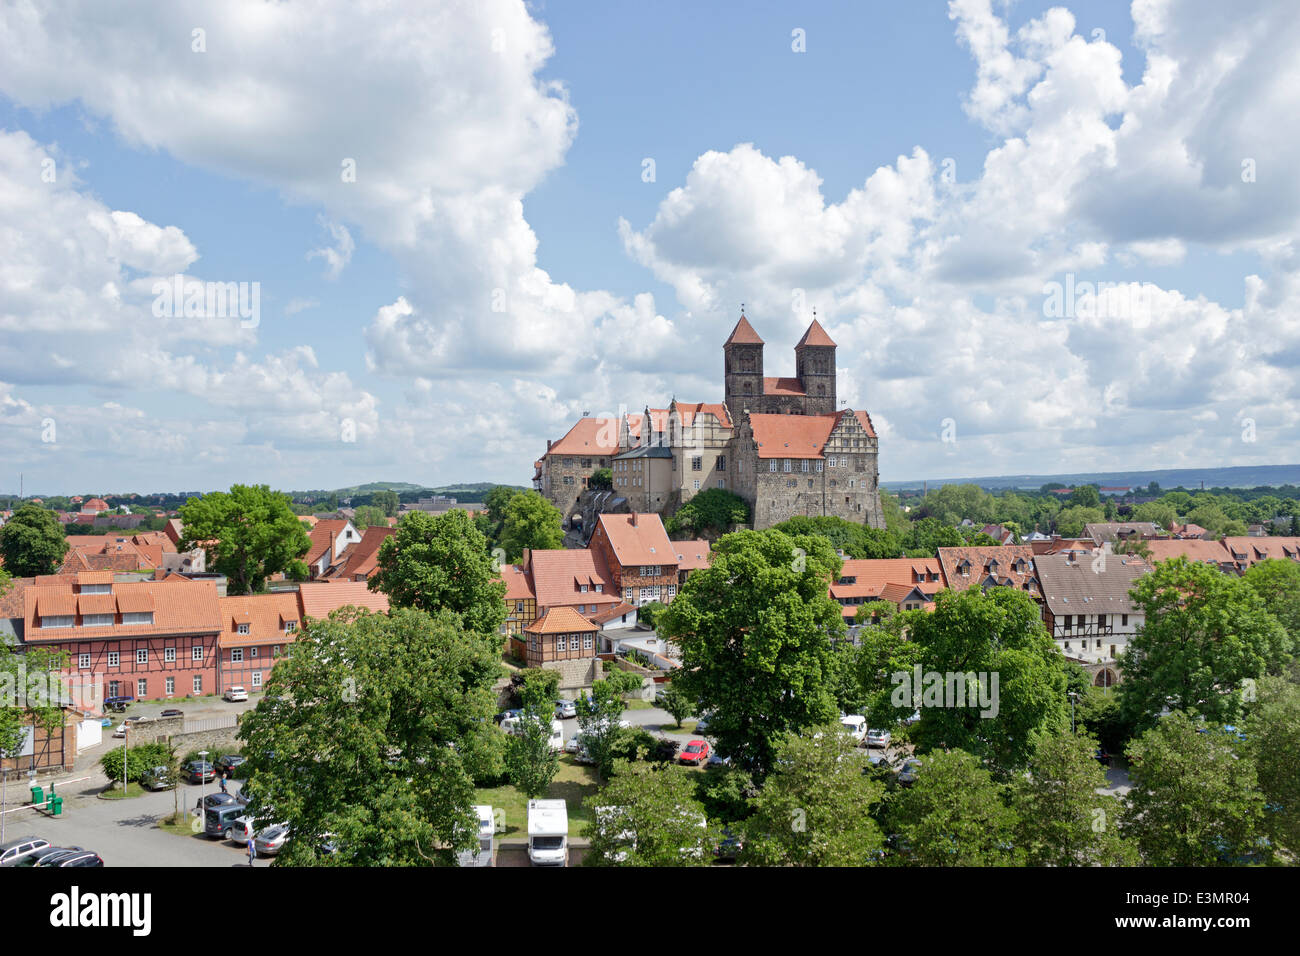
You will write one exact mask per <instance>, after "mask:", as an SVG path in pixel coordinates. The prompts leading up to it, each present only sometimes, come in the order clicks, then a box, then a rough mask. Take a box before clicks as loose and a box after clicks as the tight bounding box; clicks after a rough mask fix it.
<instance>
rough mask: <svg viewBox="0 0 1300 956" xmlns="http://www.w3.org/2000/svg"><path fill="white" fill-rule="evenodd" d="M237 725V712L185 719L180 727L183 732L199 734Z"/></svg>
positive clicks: (227, 728)
mask: <svg viewBox="0 0 1300 956" xmlns="http://www.w3.org/2000/svg"><path fill="white" fill-rule="evenodd" d="M238 726H239V715H238V714H223V715H222V716H220V717H204V718H203V719H202V720H187V721H185V725H184V726H183V727H182V728H181V733H183V734H201V733H206V732H207V731H209V730H229V729H231V728H233V727H238Z"/></svg>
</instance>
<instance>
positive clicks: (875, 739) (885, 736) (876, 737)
mask: <svg viewBox="0 0 1300 956" xmlns="http://www.w3.org/2000/svg"><path fill="white" fill-rule="evenodd" d="M889 740H890V737H889V731H888V730H868V731H867V746H868V747H888V746H889Z"/></svg>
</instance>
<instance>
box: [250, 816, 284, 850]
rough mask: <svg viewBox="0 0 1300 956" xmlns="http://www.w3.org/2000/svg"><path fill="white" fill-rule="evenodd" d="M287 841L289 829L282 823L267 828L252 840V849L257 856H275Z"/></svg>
mask: <svg viewBox="0 0 1300 956" xmlns="http://www.w3.org/2000/svg"><path fill="white" fill-rule="evenodd" d="M287 839H289V828H288V827H287V826H285V825H284V824H282V823H279V824H276V825H275V826H273V827H267V828H266V829H265V830H263V831H262V832H261V833H259V834H258V835H257V836H255V837H254V838H253V849H254V850H256V851H257V854H258V855H259V856H275V855H276V854H277V853H279V852H280V850H282V849H283V848H284V843H285V841H286V840H287Z"/></svg>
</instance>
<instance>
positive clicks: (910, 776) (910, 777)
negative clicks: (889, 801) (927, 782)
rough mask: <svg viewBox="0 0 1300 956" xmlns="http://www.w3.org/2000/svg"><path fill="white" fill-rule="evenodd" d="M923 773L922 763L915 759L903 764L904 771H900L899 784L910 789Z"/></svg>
mask: <svg viewBox="0 0 1300 956" xmlns="http://www.w3.org/2000/svg"><path fill="white" fill-rule="evenodd" d="M920 773H921V761H919V760H917V759H916V758H915V757H913V758H911V759H910V760H906V761H904V762H903V769H902V770H900V771H898V783H899V786H902V787H910V786H911V785H912V784H914V783H916V778H917V777H918V776H919V775H920Z"/></svg>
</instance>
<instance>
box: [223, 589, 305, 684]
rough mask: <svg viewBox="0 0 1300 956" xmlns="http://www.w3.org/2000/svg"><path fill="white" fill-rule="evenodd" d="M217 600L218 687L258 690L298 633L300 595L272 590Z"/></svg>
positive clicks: (300, 616) (300, 615)
mask: <svg viewBox="0 0 1300 956" xmlns="http://www.w3.org/2000/svg"><path fill="white" fill-rule="evenodd" d="M218 603H219V605H220V607H221V626H222V630H221V636H220V638H219V639H218V641H217V651H218V658H217V683H218V687H219V689H220V690H223V691H224V690H225V689H226V688H227V687H243V688H246V689H247V690H250V691H259V690H261V689H262V686H263V684H265V682H266V679H267V678H269V677H270V676H271V668H273V667H274V666H275V662H276V661H277V660H279V659H280V658H281V657H282V656H284V655H285V654H286V653H287V649H288V647H289V645H290V644H292V643H293V642H294V640H295V639H296V638H297V636H298V628H299V626H300V624H301V622H302V611H301V609H300V608H299V606H298V595H297V594H295V593H294V592H292V591H272V592H269V593H266V594H248V595H242V596H239V597H223V598H221V599H220V600H219V601H218Z"/></svg>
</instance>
